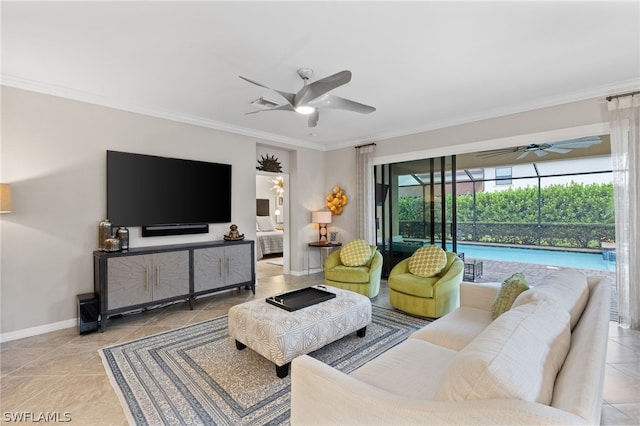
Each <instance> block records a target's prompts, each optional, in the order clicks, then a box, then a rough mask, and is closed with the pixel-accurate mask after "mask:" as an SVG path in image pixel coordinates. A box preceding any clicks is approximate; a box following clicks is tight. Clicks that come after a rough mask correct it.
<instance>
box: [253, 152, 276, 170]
mask: <svg viewBox="0 0 640 426" xmlns="http://www.w3.org/2000/svg"><path fill="white" fill-rule="evenodd" d="M258 164H260V166H258V167H256V170H262V171H265V172H275V173H282V167H281V166H280V162H279V161H278V159H277V158H276V156H275V155H272V156H269V154H267V158H265V157H264V155H263V156H262V160H258Z"/></svg>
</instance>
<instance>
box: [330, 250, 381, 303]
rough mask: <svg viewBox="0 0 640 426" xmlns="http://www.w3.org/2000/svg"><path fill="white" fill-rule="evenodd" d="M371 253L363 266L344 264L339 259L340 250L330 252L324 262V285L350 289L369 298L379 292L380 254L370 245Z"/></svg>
mask: <svg viewBox="0 0 640 426" xmlns="http://www.w3.org/2000/svg"><path fill="white" fill-rule="evenodd" d="M370 247H371V252H372V253H373V255H372V256H371V259H369V262H367V264H366V265H363V266H345V265H343V264H342V262H341V261H340V250H342V249H340V250H336V251H334V252H333V253H331V254H330V255H329V256H328V257H327V259H326V260H325V262H324V282H325V284H326V285H330V286H333V287H338V288H341V289H344V290H351V291H354V292H356V293H360V294H362V295H365V296H367V297H369V298H372V297H376V296H377V295H378V293H379V292H380V276H381V275H382V255H381V254H380V252H379V251H378V250H377V247H376V246H370Z"/></svg>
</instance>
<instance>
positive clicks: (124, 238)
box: [116, 226, 129, 250]
mask: <svg viewBox="0 0 640 426" xmlns="http://www.w3.org/2000/svg"><path fill="white" fill-rule="evenodd" d="M116 236H117V237H118V239H119V240H120V250H128V249H129V230H128V229H127V228H125V227H124V226H121V227H120V228H118V232H116Z"/></svg>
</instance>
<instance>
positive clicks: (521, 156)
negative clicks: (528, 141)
mask: <svg viewBox="0 0 640 426" xmlns="http://www.w3.org/2000/svg"><path fill="white" fill-rule="evenodd" d="M529 152H530V151H523V152H522V154H520V155H518V158H516V160H520V159H522V158H524V157H526V156H527V155H528V154H529Z"/></svg>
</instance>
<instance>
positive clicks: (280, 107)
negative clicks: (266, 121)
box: [245, 104, 295, 115]
mask: <svg viewBox="0 0 640 426" xmlns="http://www.w3.org/2000/svg"><path fill="white" fill-rule="evenodd" d="M265 111H293V112H295V109H293V107H292V106H291V105H290V104H282V105H278V106H277V107H273V108H267V109H259V110H257V111H251V112H245V115H248V114H257V113H259V112H265Z"/></svg>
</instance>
